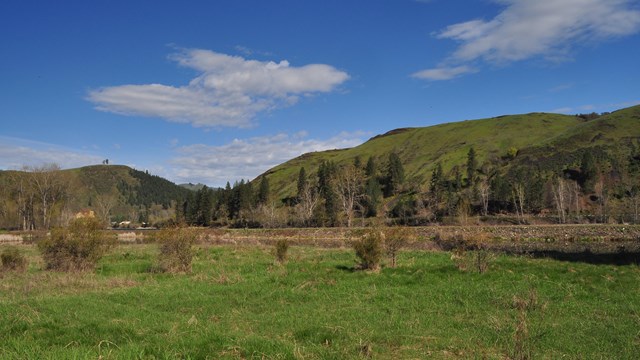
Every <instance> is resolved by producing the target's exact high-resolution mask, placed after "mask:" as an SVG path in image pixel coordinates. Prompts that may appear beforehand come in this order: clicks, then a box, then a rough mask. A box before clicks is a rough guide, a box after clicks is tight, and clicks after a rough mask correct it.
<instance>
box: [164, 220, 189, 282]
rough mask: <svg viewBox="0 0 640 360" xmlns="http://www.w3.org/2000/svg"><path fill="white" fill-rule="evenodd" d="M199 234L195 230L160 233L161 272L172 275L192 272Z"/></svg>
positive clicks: (176, 229)
mask: <svg viewBox="0 0 640 360" xmlns="http://www.w3.org/2000/svg"><path fill="white" fill-rule="evenodd" d="M196 238H197V234H196V232H195V230H193V229H184V228H182V229H181V228H173V229H163V230H161V231H160V232H159V233H158V243H159V244H160V254H159V255H158V263H159V270H160V271H162V272H171V273H188V272H191V262H192V260H193V249H192V247H193V244H195V242H196Z"/></svg>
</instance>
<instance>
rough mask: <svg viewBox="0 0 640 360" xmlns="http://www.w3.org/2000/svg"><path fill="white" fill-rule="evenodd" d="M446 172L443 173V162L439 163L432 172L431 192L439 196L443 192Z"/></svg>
mask: <svg viewBox="0 0 640 360" xmlns="http://www.w3.org/2000/svg"><path fill="white" fill-rule="evenodd" d="M443 177H444V174H443V173H442V164H441V163H438V164H437V165H436V167H435V168H434V169H433V172H431V181H430V183H429V192H431V193H432V194H433V195H434V196H436V197H438V195H439V194H440V193H441V190H442V185H443V182H444V179H443Z"/></svg>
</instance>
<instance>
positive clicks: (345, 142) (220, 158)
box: [170, 132, 366, 186]
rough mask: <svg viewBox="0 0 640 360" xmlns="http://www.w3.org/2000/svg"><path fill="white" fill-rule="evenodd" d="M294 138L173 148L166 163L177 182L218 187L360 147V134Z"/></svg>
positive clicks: (286, 136)
mask: <svg viewBox="0 0 640 360" xmlns="http://www.w3.org/2000/svg"><path fill="white" fill-rule="evenodd" d="M307 136H308V135H307V134H306V133H304V132H302V133H298V134H295V135H288V134H277V135H273V136H264V137H254V138H250V139H235V140H233V141H232V142H230V143H228V144H225V145H220V146H212V145H204V144H195V145H189V146H183V147H180V148H178V149H177V156H176V157H175V158H173V159H172V160H171V161H170V164H171V167H173V170H172V172H173V175H171V177H172V178H173V179H175V180H176V181H177V182H188V181H190V182H202V183H205V184H211V185H214V186H222V185H224V184H225V183H226V182H227V181H231V182H233V181H235V180H240V179H253V178H255V177H256V176H258V175H260V174H261V173H263V172H265V171H267V170H269V169H270V168H272V167H274V166H276V165H279V164H281V163H283V162H285V161H287V160H290V159H293V158H295V157H297V156H300V155H302V154H304V153H307V152H313V151H323V150H330V149H341V148H347V147H353V146H356V145H359V144H361V143H362V142H363V141H364V140H363V138H364V137H365V136H366V134H365V133H363V132H355V133H348V132H343V133H340V134H338V135H336V136H334V137H331V138H329V139H326V140H319V139H308V138H307Z"/></svg>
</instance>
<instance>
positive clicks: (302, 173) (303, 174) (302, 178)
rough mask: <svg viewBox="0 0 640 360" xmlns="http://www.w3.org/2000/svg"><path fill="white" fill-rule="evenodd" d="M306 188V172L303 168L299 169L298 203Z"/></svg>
mask: <svg viewBox="0 0 640 360" xmlns="http://www.w3.org/2000/svg"><path fill="white" fill-rule="evenodd" d="M307 186H308V182H307V172H306V171H305V170H304V166H303V167H301V168H300V172H299V173H298V194H297V195H298V196H297V198H298V201H300V199H302V197H303V196H302V194H303V193H304V191H305V190H306V188H307Z"/></svg>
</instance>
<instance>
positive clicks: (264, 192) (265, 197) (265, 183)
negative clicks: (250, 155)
mask: <svg viewBox="0 0 640 360" xmlns="http://www.w3.org/2000/svg"><path fill="white" fill-rule="evenodd" d="M257 202H258V205H265V204H266V203H268V202H269V179H267V177H266V176H263V177H262V179H261V180H260V188H259V189H258V196H257Z"/></svg>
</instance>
